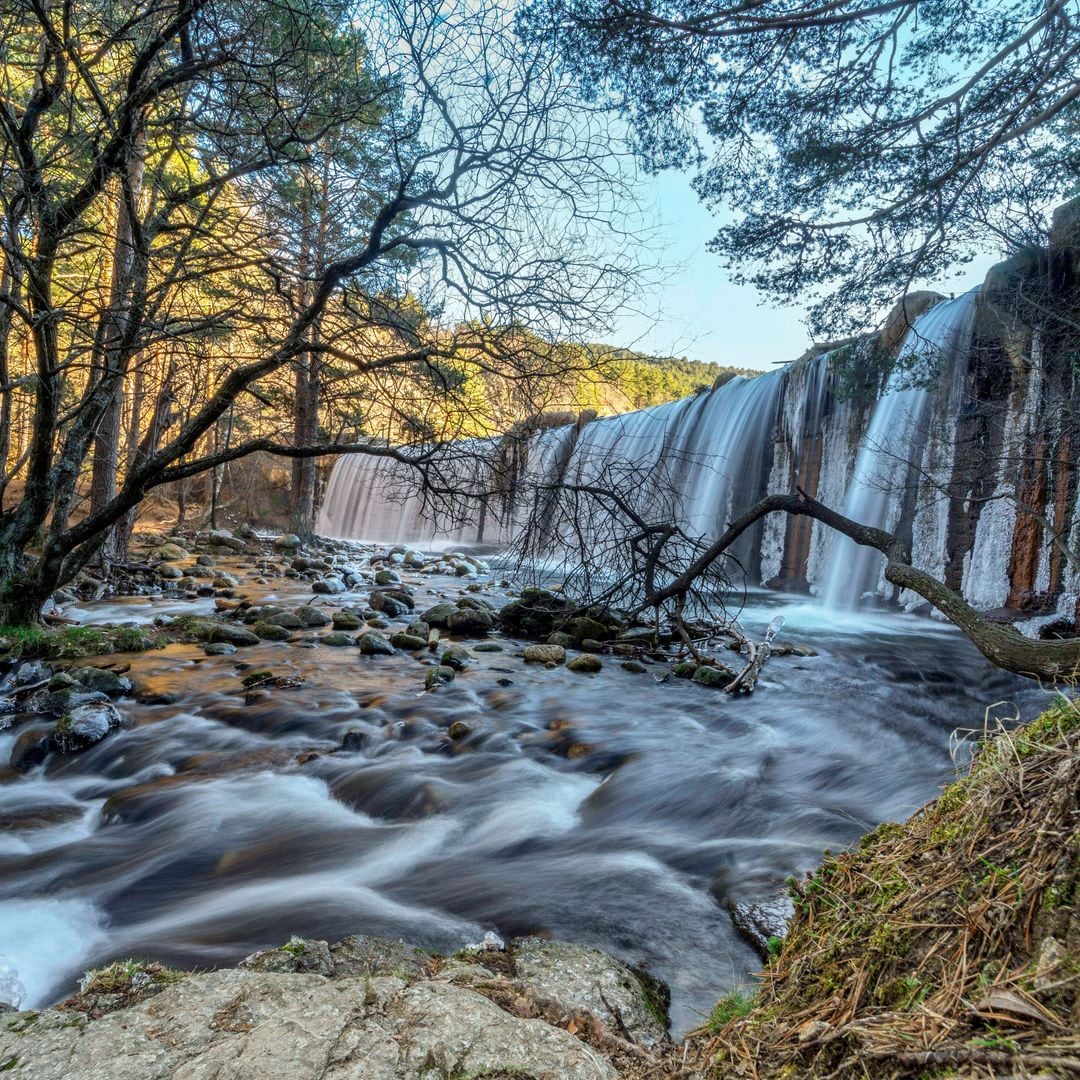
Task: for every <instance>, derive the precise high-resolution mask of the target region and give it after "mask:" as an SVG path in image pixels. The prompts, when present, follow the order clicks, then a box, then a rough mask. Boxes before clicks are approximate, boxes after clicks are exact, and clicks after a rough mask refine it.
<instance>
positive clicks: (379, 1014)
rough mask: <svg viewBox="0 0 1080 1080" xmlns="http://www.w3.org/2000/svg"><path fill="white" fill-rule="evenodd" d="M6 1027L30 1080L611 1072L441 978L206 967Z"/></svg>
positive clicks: (551, 1079)
mask: <svg viewBox="0 0 1080 1080" xmlns="http://www.w3.org/2000/svg"><path fill="white" fill-rule="evenodd" d="M279 951H280V950H279ZM320 955H321V950H320ZM343 963H344V960H343ZM5 1020H6V1022H5V1024H4V1025H3V1026H2V1028H0V1062H7V1061H14V1062H16V1063H17V1065H18V1071H20V1072H25V1074H26V1075H27V1076H33V1077H35V1078H36V1080H70V1078H74V1077H78V1080H166V1078H171V1080H179V1078H180V1077H190V1078H195V1077H226V1076H227V1077H229V1080H266V1078H267V1077H280V1078H281V1080H337V1078H340V1080H352V1078H360V1077H363V1080H419V1078H421V1077H422V1078H424V1080H435V1078H437V1077H450V1076H454V1077H458V1076H460V1077H477V1078H479V1077H481V1076H491V1077H498V1076H521V1077H529V1078H530V1080H615V1078H616V1076H617V1074H616V1072H615V1070H614V1068H613V1067H612V1066H611V1065H610V1064H609V1063H608V1062H607V1061H606V1060H605V1059H604V1057H603V1056H602V1055H601V1054H600V1053H599V1052H597V1051H596V1050H594V1049H592V1048H591V1047H590V1046H588V1045H587V1044H586V1043H584V1042H582V1041H581V1040H579V1039H577V1038H575V1037H574V1036H573V1035H571V1034H570V1033H569V1032H567V1031H565V1030H563V1029H562V1028H560V1027H555V1026H553V1025H551V1024H547V1023H545V1022H544V1021H543V1020H539V1019H521V1018H519V1017H517V1016H514V1015H513V1014H512V1013H510V1012H507V1011H505V1010H504V1009H501V1008H500V1007H499V1006H498V1005H496V1004H495V1003H494V1002H493V1001H491V1000H489V999H488V998H486V997H484V996H482V995H481V994H479V993H477V992H475V991H473V990H470V989H468V988H466V987H463V986H458V985H454V984H453V983H451V982H450V981H448V980H443V979H438V978H427V979H424V978H419V979H417V980H416V981H414V982H413V983H412V984H411V985H409V984H408V982H407V981H406V980H405V979H402V978H399V977H395V976H392V975H382V974H375V975H371V974H366V973H365V974H364V975H360V976H356V977H345V978H338V979H327V978H326V977H324V976H322V975H319V974H315V973H309V972H290V971H286V972H277V971H259V970H252V969H250V968H248V969H238V970H231V971H215V972H207V973H202V974H194V975H188V976H186V977H184V978H182V979H181V980H180V981H179V982H176V983H174V984H172V985H170V986H167V987H165V988H164V989H163V990H161V991H160V992H159V993H156V994H154V995H153V996H151V997H149V998H147V999H145V1000H143V1001H139V1002H138V1003H136V1004H134V1005H132V1006H131V1007H130V1008H127V1009H121V1010H119V1011H116V1012H111V1013H109V1014H107V1015H105V1016H103V1017H101V1018H100V1019H96V1020H88V1019H85V1018H84V1017H83V1016H81V1015H79V1014H77V1013H72V1012H60V1011H54V1010H45V1011H42V1012H38V1013H15V1014H9V1015H8V1016H6V1017H5Z"/></svg>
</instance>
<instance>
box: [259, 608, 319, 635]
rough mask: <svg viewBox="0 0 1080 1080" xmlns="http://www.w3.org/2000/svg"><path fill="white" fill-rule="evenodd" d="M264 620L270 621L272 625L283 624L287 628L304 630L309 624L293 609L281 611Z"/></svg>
mask: <svg viewBox="0 0 1080 1080" xmlns="http://www.w3.org/2000/svg"><path fill="white" fill-rule="evenodd" d="M263 621H264V622H268V623H270V625H271V626H283V627H285V629H286V630H302V629H303V628H304V627H305V626H307V623H305V622H304V620H303V619H301V618H300V616H299V615H297V614H296V613H295V612H292V611H279V612H277V613H276V614H274V615H271V616H270V617H269V618H267V619H265V620H263ZM257 632H258V631H256V633H257Z"/></svg>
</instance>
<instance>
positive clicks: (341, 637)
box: [319, 630, 356, 648]
mask: <svg viewBox="0 0 1080 1080" xmlns="http://www.w3.org/2000/svg"><path fill="white" fill-rule="evenodd" d="M319 641H320V643H321V644H323V645H330V646H332V647H334V648H341V647H342V646H345V645H355V644H356V642H355V641H354V640H353V639H352V638H351V637H349V635H348V634H346V633H345V631H344V630H331V631H330V633H329V634H324V635H323V636H322V637H321V638H319Z"/></svg>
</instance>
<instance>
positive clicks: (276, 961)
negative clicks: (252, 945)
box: [237, 937, 334, 976]
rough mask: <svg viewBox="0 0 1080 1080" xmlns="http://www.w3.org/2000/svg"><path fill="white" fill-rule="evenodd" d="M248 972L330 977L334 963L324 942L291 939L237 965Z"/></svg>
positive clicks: (254, 954) (257, 953)
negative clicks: (279, 972)
mask: <svg viewBox="0 0 1080 1080" xmlns="http://www.w3.org/2000/svg"><path fill="white" fill-rule="evenodd" d="M237 966H238V967H241V968H245V969H247V970H249V971H289V972H293V971H295V972H304V973H309V974H312V975H324V976H330V975H332V974H333V972H334V962H333V960H332V959H331V957H330V946H329V945H328V944H327V943H326V942H325V941H312V940H309V939H305V938H296V937H294V938H291V939H290V940H289V941H287V942H286V943H285V944H284V945H282V946H281V948H279V949H261V950H260V951H259V952H256V953H252V954H251V955H250V956H249V957H247V958H245V959H244V960H241V961H240V963H239V964H238V965H237Z"/></svg>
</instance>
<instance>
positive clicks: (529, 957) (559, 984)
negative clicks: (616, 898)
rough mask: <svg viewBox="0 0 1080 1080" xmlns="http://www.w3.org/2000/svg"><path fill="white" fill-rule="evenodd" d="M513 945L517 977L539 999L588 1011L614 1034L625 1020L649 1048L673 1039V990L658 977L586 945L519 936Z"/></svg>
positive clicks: (639, 1040)
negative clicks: (670, 1030) (669, 1028)
mask: <svg viewBox="0 0 1080 1080" xmlns="http://www.w3.org/2000/svg"><path fill="white" fill-rule="evenodd" d="M510 948H511V950H512V952H513V956H514V967H515V977H516V979H517V981H518V982H520V983H522V984H523V985H524V986H525V987H526V988H527V989H528V990H529V991H531V992H532V993H533V994H534V995H536V996H537V997H539V998H548V999H550V1000H553V1001H556V1002H558V1004H559V1006H560V1008H562V1009H564V1010H566V1011H567V1012H571V1011H573V1010H575V1009H588V1010H589V1012H591V1013H593V1015H595V1016H596V1017H597V1018H598V1019H599V1020H600V1021H601V1023H603V1024H604V1025H605V1027H607V1029H608V1030H609V1031H611V1032H612V1033H618V1032H619V1031H620V1023H619V1021H620V1020H621V1022H622V1024H623V1025H625V1027H626V1030H627V1031H629V1033H630V1034H631V1035H632V1036H633V1037H634V1038H635V1039H636V1040H637V1041H638V1042H640V1043H642V1044H643V1045H645V1046H652V1045H654V1044H656V1043H659V1042H662V1041H663V1040H664V1039H665V1038H666V1037H667V1025H668V1019H667V1015H666V1014H667V1007H668V1003H669V1001H670V994H669V993H668V990H667V987H666V986H665V985H664V984H663V983H662V982H660V981H659V980H658V979H653V978H652V976H648V977H646V978H643V977H642V976H639V975H638V974H637V973H636V972H634V971H632V970H631V969H630V968H628V967H627V966H626V965H625V964H623V963H621V962H620V961H618V960H616V959H615V958H614V957H613V956H608V955H607V953H603V952H600V950H599V949H590V948H589V947H588V946H585V945H571V944H569V943H568V942H563V941H543V940H541V939H540V938H518V939H517V940H515V941H513V942H511V944H510ZM616 1011H617V1012H618V1018H617V1017H616V1015H615V1012H616Z"/></svg>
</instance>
